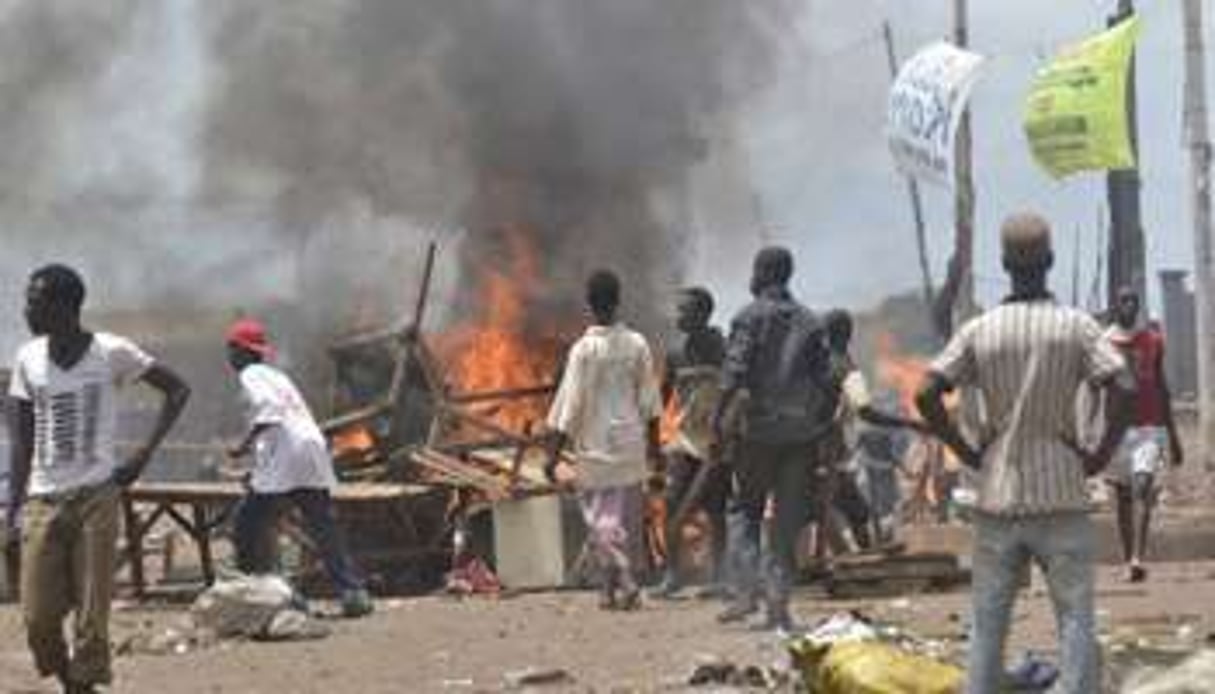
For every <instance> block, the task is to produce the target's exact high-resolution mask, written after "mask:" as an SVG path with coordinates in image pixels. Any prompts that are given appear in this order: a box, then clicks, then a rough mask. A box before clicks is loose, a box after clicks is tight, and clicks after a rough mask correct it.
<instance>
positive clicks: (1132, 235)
mask: <svg viewBox="0 0 1215 694" xmlns="http://www.w3.org/2000/svg"><path fill="white" fill-rule="evenodd" d="M1134 14H1135V4H1134V2H1133V0H1118V10H1117V11H1116V12H1115V13H1114V14H1113V15H1112V16H1110V18H1109V22H1108V25H1109V26H1114V25H1115V24H1118V23H1119V22H1121V21H1122V20H1124V19H1126V18H1128V17H1130V16H1132V15H1134ZM1135 62H1136V61H1135V56H1134V55H1132V56H1131V65H1130V68H1129V70H1128V76H1127V97H1126V111H1127V127H1128V128H1129V131H1130V138H1131V151H1133V152H1134V153H1135V165H1134V166H1133V167H1132V168H1129V169H1120V170H1116V171H1110V172H1109V173H1108V174H1107V175H1106V179H1105V184H1106V194H1107V196H1108V198H1109V206H1110V236H1109V272H1108V274H1107V275H1106V277H1107V279H1108V284H1107V285H1106V302H1107V303H1106V305H1107V306H1113V305H1114V300H1115V298H1116V296H1117V293H1118V290H1119V289H1120V288H1121V287H1123V286H1129V287H1131V288H1132V289H1134V290H1135V292H1136V293H1137V294H1139V296H1140V297H1141V298H1142V300H1143V301H1144V303H1145V304H1146V303H1147V270H1146V268H1145V261H1144V242H1143V220H1142V217H1141V214H1140V209H1139V189H1140V180H1139V117H1138V108H1137V107H1136V95H1135V92H1136V88H1135V81H1136V80H1135V72H1136V71H1135Z"/></svg>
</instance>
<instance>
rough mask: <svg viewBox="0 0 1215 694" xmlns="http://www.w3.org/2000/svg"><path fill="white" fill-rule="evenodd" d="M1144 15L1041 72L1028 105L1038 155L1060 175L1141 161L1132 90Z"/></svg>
mask: <svg viewBox="0 0 1215 694" xmlns="http://www.w3.org/2000/svg"><path fill="white" fill-rule="evenodd" d="M1138 36H1139V18H1138V17H1137V16H1136V17H1131V18H1130V19H1127V20H1125V21H1123V22H1121V23H1119V24H1118V25H1117V26H1115V27H1114V28H1112V29H1110V30H1109V31H1106V32H1103V33H1101V34H1098V35H1096V36H1094V37H1092V38H1089V39H1088V40H1086V41H1083V42H1081V43H1079V44H1076V45H1073V46H1070V47H1068V48H1065V49H1064V50H1063V51H1062V52H1061V53H1060V54H1059V55H1057V56H1056V57H1055V59H1054V60H1052V61H1051V62H1050V63H1049V64H1047V65H1046V67H1044V68H1043V69H1042V70H1040V71H1039V72H1038V75H1037V77H1036V78H1035V79H1034V83H1033V86H1032V87H1031V88H1030V93H1029V98H1028V100H1027V101H1026V106H1025V123H1024V127H1025V135H1026V137H1027V138H1028V140H1029V147H1030V150H1031V151H1032V152H1033V155H1034V159H1035V160H1036V161H1037V162H1038V164H1040V165H1041V166H1042V168H1044V169H1046V170H1047V172H1049V173H1050V175H1052V176H1054V177H1055V178H1062V177H1063V176H1067V175H1069V174H1073V173H1076V172H1079V171H1094V170H1105V169H1129V168H1132V167H1133V166H1134V165H1135V152H1134V149H1133V147H1132V145H1131V135H1130V125H1129V122H1128V119H1127V110H1126V91H1127V82H1128V80H1127V77H1128V75H1129V72H1130V70H1129V68H1130V64H1131V56H1132V54H1133V52H1134V50H1135V39H1136V38H1137V37H1138Z"/></svg>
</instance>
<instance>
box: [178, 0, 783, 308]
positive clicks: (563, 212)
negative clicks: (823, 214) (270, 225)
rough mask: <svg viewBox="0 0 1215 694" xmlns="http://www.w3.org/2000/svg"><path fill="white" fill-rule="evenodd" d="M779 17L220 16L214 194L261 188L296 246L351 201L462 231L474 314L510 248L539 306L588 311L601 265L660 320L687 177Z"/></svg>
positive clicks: (707, 8) (491, 9)
mask: <svg viewBox="0 0 1215 694" xmlns="http://www.w3.org/2000/svg"><path fill="white" fill-rule="evenodd" d="M786 2H787V0H748V1H747V2H739V1H738V0H612V1H611V2H604V1H602V0H600V1H592V0H494V1H486V0H428V1H423V2H399V1H397V0H371V1H369V2H330V1H326V0H295V2H292V3H290V4H289V5H277V6H274V5H268V4H266V3H245V2H235V1H234V2H230V3H227V4H224V3H220V4H218V5H212V7H213V8H215V9H214V10H213V11H214V12H215V17H217V22H216V24H215V25H214V26H213V35H214V37H215V38H214V46H215V51H216V57H217V59H218V61H219V62H220V64H222V66H223V69H224V74H225V77H224V79H223V82H222V85H220V86H219V88H218V89H216V91H215V92H214V94H213V95H212V98H211V102H210V103H211V106H210V111H209V113H208V118H207V126H206V133H205V146H204V147H203V148H202V154H203V156H204V157H205V165H206V166H205V173H206V178H205V181H206V192H207V194H208V195H211V196H216V197H218V198H221V199H222V198H224V197H226V196H231V195H234V194H240V190H239V188H240V187H241V186H244V185H246V184H247V181H248V180H249V179H250V178H256V177H261V178H267V177H268V180H269V181H271V182H272V185H273V187H274V196H275V200H276V204H277V208H278V210H279V213H280V223H281V226H282V228H283V230H285V231H288V232H290V233H293V234H304V235H307V234H310V233H314V232H315V230H316V228H317V227H318V225H321V224H324V223H325V222H326V220H329V219H332V218H333V217H334V214H335V210H343V209H345V208H347V207H348V206H349V205H350V204H351V201H352V200H358V201H361V202H360V204H365V205H367V206H368V207H369V208H370V211H371V213H372V214H374V215H377V216H381V217H390V216H394V215H399V216H403V217H407V218H410V219H415V220H418V219H420V220H441V222H442V223H443V224H447V225H450V226H455V227H460V228H463V229H465V230H466V235H465V242H464V243H463V244H461V251H460V253H461V262H460V271H461V276H462V281H463V288H465V289H467V290H469V291H466V292H462V293H460V294H459V295H458V297H457V299H458V301H460V302H461V304H462V305H466V304H467V302H468V301H470V300H471V299H470V297H476V296H477V291H476V284H477V280H478V278H479V277H481V276H482V275H484V273H485V272H486V270H489V269H495V268H497V269H504V265H509V263H510V259H511V252H510V249H511V248H512V246H511V242H510V240H509V239H510V238H512V234H520V233H521V234H524V235H525V236H526V237H527V238H528V239H530V240H531V241H532V242H533V243H534V245H535V246H536V249H535V250H536V251H537V252H539V254H540V256H541V258H540V260H541V262H540V270H541V272H542V274H543V281H541V282H539V283H537V284H536V285H535V286H536V287H537V289H538V292H537V293H538V296H536V297H533V299H534V301H535V302H536V305H540V304H541V303H543V302H548V301H551V300H552V295H553V291H552V290H557V292H559V293H560V294H559V295H561V296H565V295H571V296H573V298H574V299H575V300H576V299H577V296H578V294H577V292H576V291H573V290H576V288H577V286H578V285H577V282H576V280H577V279H578V278H580V277H582V276H583V275H584V274H585V273H586V272H587V271H588V270H589V269H591V267H592V266H599V265H610V266H613V267H616V268H618V269H619V270H620V271H622V272H623V273H624V274H625V275H626V277H627V278H628V279H629V280H631V282H630V285H631V286H632V287H633V288H634V290H633V293H634V295H635V296H644V297H645V301H646V302H648V303H650V304H651V305H652V303H653V301H654V299H655V298H656V291H657V290H658V289H659V288H660V287H669V285H670V283H671V282H672V281H673V280H674V278H675V277H676V276H677V275H678V271H679V268H680V255H681V250H682V249H681V238H682V235H683V234H686V233H687V229H686V228H681V226H682V224H683V222H684V220H685V219H686V218H687V216H688V215H687V214H686V205H687V204H688V201H687V199H686V195H687V190H686V188H687V184H688V176H689V173H690V172H691V170H692V169H693V167H695V166H696V164H697V163H698V162H700V161H701V160H703V159H704V158H705V157H706V156H708V155H709V154H710V152H711V150H712V148H713V145H714V143H713V141H712V137H713V130H714V127H715V125H714V124H715V123H718V122H719V120H720V118H721V117H722V115H723V114H728V113H729V112H730V111H731V110H732V109H734V108H736V107H738V106H739V105H740V103H741V101H742V100H743V99H745V98H746V97H747V96H748V95H749V94H750V92H751V90H752V88H753V87H754V86H755V85H756V84H758V83H761V82H762V81H763V80H764V79H765V78H766V76H767V75H768V73H769V70H770V67H771V60H770V58H771V56H772V47H773V46H774V45H775V44H776V39H777V38H778V37H776V36H774V31H773V30H772V29H771V27H775V26H782V25H783V22H784V19H785V18H787V12H786V7H785V3H786ZM505 269H507V270H508V271H509V268H505ZM335 271H336V272H345V271H346V268H335ZM319 272H320V273H321V274H322V275H328V274H329V273H327V272H325V271H323V270H321V271H319Z"/></svg>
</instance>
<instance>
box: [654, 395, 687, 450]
mask: <svg viewBox="0 0 1215 694" xmlns="http://www.w3.org/2000/svg"><path fill="white" fill-rule="evenodd" d="M682 423H683V412H682V410H681V409H680V406H679V396H678V395H676V394H675V393H671V397H669V398H667V403H666V406H664V407H663V408H662V419H660V420H659V422H658V441H659V442H660V443H661V444H662V445H664V446H666V445H667V444H670V443H674V441H675V438H676V437H677V436H679V427H680V425H681V424H682Z"/></svg>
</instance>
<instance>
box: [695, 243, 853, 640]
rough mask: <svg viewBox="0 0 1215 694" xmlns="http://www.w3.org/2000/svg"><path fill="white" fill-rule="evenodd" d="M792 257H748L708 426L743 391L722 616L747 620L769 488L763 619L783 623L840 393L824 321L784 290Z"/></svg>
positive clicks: (780, 253)
mask: <svg viewBox="0 0 1215 694" xmlns="http://www.w3.org/2000/svg"><path fill="white" fill-rule="evenodd" d="M792 276H793V256H792V255H791V254H790V253H789V251H788V250H787V249H784V248H779V247H771V248H765V249H763V250H761V251H760V252H759V254H758V255H756V257H755V265H754V271H753V274H752V279H751V293H752V295H753V296H754V300H753V301H752V302H751V303H750V304H749V305H747V306H746V307H745V308H744V309H743V310H742V311H740V312H739V313H738V315H737V316H735V318H734V321H733V323H732V324H731V327H730V338H729V343H728V345H727V349H726V360H725V365H724V367H723V374H722V388H723V391H724V392H723V394H722V399H721V402H720V403H719V406H718V411H717V417H716V418H715V429H716V430H717V431H718V433H719V441H720V432H721V429H722V428H723V421H724V418H725V413H726V412H727V411H728V410H729V408H730V407H731V404H732V402H733V400H734V399H735V398H736V397H737V396H738V395H739V394H740V393H741V392H743V391H746V392H747V393H748V399H747V405H746V407H745V409H744V410H743V426H744V430H745V431H744V433H743V436H742V446H741V448H742V451H741V455H740V460H739V461H738V464H737V468H736V472H735V487H736V493H737V495H736V498H735V499H734V500H733V501H732V502H731V515H732V516H733V519H732V520H733V521H734V522H735V526H734V528H735V530H734V532H735V536H734V537H732V538H731V541H732V542H733V543H734V544H732V546H731V551H732V552H734V553H736V556H735V567H734V568H735V579H736V581H737V585H736V587H735V588H736V592H735V602H734V604H733V605H731V606H730V608H729V609H727V610H726V611H725V612H724V613H722V614H721V615H720V616H719V620H720V621H722V622H733V621H738V620H741V619H744V618H746V617H747V616H749V615H750V614H751V613H753V612H755V611H756V609H757V605H756V595H757V593H758V585H759V546H760V537H759V535H760V528H761V527H762V523H763V515H764V508H765V506H766V504H767V501H768V497H769V495H772V496H773V497H774V501H775V506H776V517H775V519H774V523H773V528H772V537H771V541H770V542H769V543H768V547H769V549H770V553H771V555H772V556H771V558H770V560H769V561H767V562H766V566H767V567H768V568H769V571H770V574H769V576H768V580H767V586H766V587H767V607H768V615H767V617H768V619H767V622H766V625H765V626H767V627H769V628H774V629H787V628H789V627H790V626H791V624H792V619H791V615H790V614H789V605H788V603H789V589H790V587H791V585H792V582H793V574H794V572H795V570H796V546H797V537H798V535H799V533H800V532H801V529H802V527H803V526H804V525H805V523H806V520H807V512H808V509H807V504H808V501H809V497H808V495H807V489H808V488H809V485H810V466H811V464H812V461H813V460H815V459H816V455H817V453H816V450H815V446H816V445H818V443H819V442H820V440H821V439H822V437H823V435H824V434H826V433H827V432H828V431H830V429H831V427H832V422H833V416H834V412H835V405H836V401H837V396H836V389H835V388H834V386H833V385H832V379H831V364H830V356H829V352H828V349H827V344H826V340H825V337H824V331H823V325H822V323H821V322H820V321H819V319H818V317H817V316H815V314H814V313H813V312H811V311H810V309H808V308H806V307H805V306H803V305H802V304H800V303H798V302H797V301H796V300H795V299H794V298H793V296H792V295H791V294H790V293H789V289H788V284H789V280H790V278H791V277H792Z"/></svg>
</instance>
